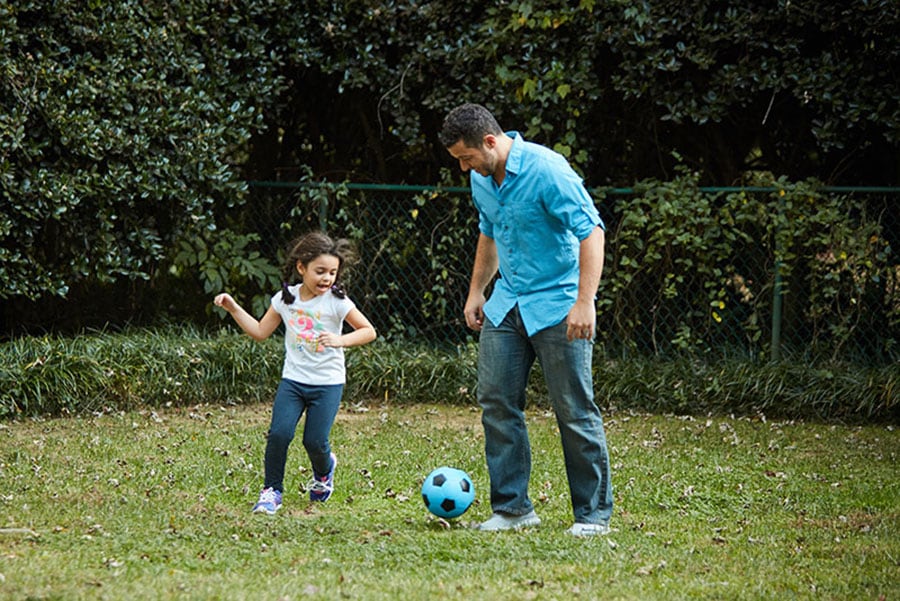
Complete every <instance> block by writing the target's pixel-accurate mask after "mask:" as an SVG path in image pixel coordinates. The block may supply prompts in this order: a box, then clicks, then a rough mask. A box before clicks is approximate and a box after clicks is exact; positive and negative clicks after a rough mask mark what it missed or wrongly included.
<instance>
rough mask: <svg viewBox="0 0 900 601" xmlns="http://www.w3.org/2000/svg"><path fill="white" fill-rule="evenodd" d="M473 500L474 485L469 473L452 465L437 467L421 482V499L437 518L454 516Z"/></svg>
mask: <svg viewBox="0 0 900 601" xmlns="http://www.w3.org/2000/svg"><path fill="white" fill-rule="evenodd" d="M474 500H475V485H474V484H472V479H471V478H470V477H469V474H467V473H465V472H464V471H462V470H459V469H456V468H454V467H447V466H444V467H439V468H437V469H436V470H434V471H433V472H431V473H430V474H428V477H427V478H425V482H423V483H422V501H424V502H425V507H427V508H428V511H430V512H431V513H433V514H434V515H436V516H438V517H439V518H456V517H459V516H461V515H462V514H464V513H465V512H466V510H467V509H468V508H469V506H470V505H472V501H474Z"/></svg>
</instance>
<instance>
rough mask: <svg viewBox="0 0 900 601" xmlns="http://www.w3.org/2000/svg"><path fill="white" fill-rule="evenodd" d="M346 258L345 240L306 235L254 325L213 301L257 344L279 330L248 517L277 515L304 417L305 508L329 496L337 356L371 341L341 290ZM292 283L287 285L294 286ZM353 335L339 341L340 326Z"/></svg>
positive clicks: (223, 299)
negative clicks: (257, 486) (279, 364)
mask: <svg viewBox="0 0 900 601" xmlns="http://www.w3.org/2000/svg"><path fill="white" fill-rule="evenodd" d="M352 258H353V254H352V251H351V248H350V244H349V242H348V241H346V240H336V241H335V240H332V239H331V238H329V237H328V236H326V235H325V234H323V233H320V232H311V233H308V234H306V235H304V236H302V237H300V238H299V239H298V240H296V241H295V242H294V243H293V244H292V245H291V251H290V252H289V254H288V257H287V261H286V264H285V268H284V284H282V290H281V292H280V293H278V294H276V295H275V296H273V297H272V304H271V305H270V306H269V309H268V310H267V311H266V314H265V315H263V317H262V319H261V320H259V321H257V320H256V319H254V318H253V317H252V316H251V315H250V314H249V313H247V312H246V311H245V310H244V309H242V308H241V307H240V305H238V304H237V303H236V302H235V301H234V299H233V298H232V297H231V296H230V295H229V294H227V293H222V294H219V295H218V296H216V298H215V301H214V302H215V304H216V305H217V306H219V307H222V308H223V309H225V310H226V311H228V313H230V314H231V316H232V317H233V318H234V320H235V321H236V322H237V324H238V325H239V326H240V327H241V329H243V330H244V331H245V332H246V333H247V334H249V335H250V337H251V338H253V339H254V340H265V339H266V338H268V337H269V336H270V335H271V334H272V332H274V331H275V329H276V328H277V327H278V325H279V323H282V322H283V323H284V326H285V335H284V347H285V358H284V367H283V369H282V376H281V377H282V380H281V383H280V384H279V386H278V391H277V392H276V393H275V404H274V405H273V407H272V423H271V426H270V427H269V435H268V440H267V442H266V456H265V483H264V485H263V490H262V492H260V494H259V501H258V502H257V503H256V505H255V506H254V507H253V512H254V513H268V514H269V515H272V514H274V513H275V512H276V511H278V510H279V509H280V508H281V496H282V492H283V491H284V466H285V463H286V461H287V451H288V446H289V445H290V444H291V440H293V438H294V433H295V431H296V429H297V423H298V422H299V421H300V417H301V416H302V415H303V412H304V411H306V426H305V427H304V429H303V447H304V448H305V449H306V453H307V455H308V456H309V460H310V462H311V463H312V469H313V480H312V483H311V485H310V488H309V498H310V500H311V501H326V500H328V498H329V497H330V496H331V493H332V492H333V491H334V468H335V466H337V458H336V457H335V456H334V453H332V452H331V444H330V442H329V434H330V432H331V426H332V425H333V424H334V419H335V417H336V416H337V412H338V406H339V405H340V402H341V394H342V392H343V389H344V382H345V381H346V377H345V374H346V371H345V368H344V348H345V347H350V346H359V345H362V344H367V343H369V342H371V341H372V340H374V339H375V328H374V327H372V324H371V323H370V322H369V320H368V319H367V318H366V316H365V315H363V314H362V313H361V312H360V311H359V309H357V308H356V305H354V303H353V301H351V300H350V299H349V298H347V297H346V294H345V292H344V289H343V285H342V284H341V275H342V273H343V271H342V270H343V268H344V266H345V263H349V262H350V260H351V259H352ZM298 276H299V280H300V283H297V284H294V283H293V282H295V281H296V280H297V279H298ZM345 321H346V322H347V323H348V324H350V326H351V327H352V328H353V331H352V332H350V333H348V334H342V330H343V324H344V322H345Z"/></svg>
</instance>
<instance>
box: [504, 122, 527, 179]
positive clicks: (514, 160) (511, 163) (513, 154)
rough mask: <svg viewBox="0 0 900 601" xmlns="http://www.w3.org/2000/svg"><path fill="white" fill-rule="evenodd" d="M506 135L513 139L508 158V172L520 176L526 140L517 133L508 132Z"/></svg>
mask: <svg viewBox="0 0 900 601" xmlns="http://www.w3.org/2000/svg"><path fill="white" fill-rule="evenodd" d="M506 135H507V136H509V137H510V138H512V139H513V143H512V146H511V147H510V149H509V155H507V157H506V172H507V173H512V174H513V175H518V173H519V169H520V168H521V166H522V144H523V143H524V142H525V138H523V137H522V134H520V133H519V132H517V131H508V132H506Z"/></svg>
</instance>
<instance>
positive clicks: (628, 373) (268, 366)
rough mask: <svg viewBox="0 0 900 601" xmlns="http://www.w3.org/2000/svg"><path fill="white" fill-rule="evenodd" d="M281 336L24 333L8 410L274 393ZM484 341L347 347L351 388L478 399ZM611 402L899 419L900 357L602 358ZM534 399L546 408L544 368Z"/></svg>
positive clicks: (72, 410) (69, 410) (410, 398)
mask: <svg viewBox="0 0 900 601" xmlns="http://www.w3.org/2000/svg"><path fill="white" fill-rule="evenodd" d="M278 338H279V337H278V336H275V337H273V338H270V339H269V340H267V341H265V342H263V343H256V342H254V341H252V340H251V339H250V338H248V337H247V336H244V335H243V334H241V333H239V332H237V331H236V330H235V329H234V328H229V329H223V330H220V331H218V332H214V333H209V332H204V331H200V330H196V329H191V328H166V329H157V330H131V331H127V332H124V333H104V332H100V333H91V334H86V335H83V336H78V337H70V338H63V337H43V338H22V339H16V340H12V341H8V342H4V343H2V344H0V417H2V416H14V415H26V416H28V415H57V414H78V413H88V414H89V413H92V412H98V411H104V410H105V409H113V410H128V409H135V408H138V407H165V406H189V405H193V404H198V403H204V402H208V401H210V400H217V401H220V402H226V403H247V402H256V401H260V400H265V399H269V398H270V397H271V395H272V394H273V391H274V388H275V383H276V381H277V379H278V377H279V374H280V370H281V362H282V356H283V348H282V343H281V341H280V340H279V339H278ZM476 360H477V347H476V346H475V345H468V346H459V347H456V348H449V349H435V348H429V347H423V346H420V345H415V344H407V343H402V342H392V343H386V342H384V341H380V340H379V341H376V342H375V343H373V344H371V345H368V346H365V347H361V348H357V349H349V350H348V351H347V364H348V374H349V375H348V384H347V394H348V395H349V396H351V397H353V398H360V399H365V400H366V401H369V400H371V399H378V400H379V401H382V402H384V401H387V402H390V403H398V404H408V403H421V402H435V403H447V404H466V405H470V404H473V403H474V399H475V396H474V395H475V384H476V374H475V364H476ZM594 375H595V377H594V382H595V392H596V395H597V398H598V400H599V402H600V403H601V405H603V406H604V407H613V408H619V409H636V410H642V411H654V412H672V413H687V414H693V415H705V414H707V413H714V414H723V413H736V414H740V415H755V414H764V415H769V416H772V417H779V418H797V419H819V420H830V421H835V420H842V421H847V422H864V421H889V422H894V423H896V422H898V421H900V365H897V364H894V365H886V366H860V365H856V364H850V363H846V364H840V363H833V364H828V365H806V364H802V363H777V364H768V363H753V362H748V361H739V360H734V359H730V360H722V361H718V362H704V361H696V360H691V359H685V358H682V359H668V360H659V359H652V358H641V357H636V358H631V359H627V360H623V359H615V360H613V359H608V358H605V357H603V356H601V355H600V354H599V350H598V355H597V357H596V359H595V374H594ZM530 387H531V393H532V394H531V398H532V399H533V400H534V402H536V403H537V404H538V405H541V404H545V403H546V398H545V396H546V395H545V392H546V387H545V386H544V383H543V380H542V378H541V375H540V370H539V369H538V370H536V371H535V372H534V373H533V377H532V379H531V383H530Z"/></svg>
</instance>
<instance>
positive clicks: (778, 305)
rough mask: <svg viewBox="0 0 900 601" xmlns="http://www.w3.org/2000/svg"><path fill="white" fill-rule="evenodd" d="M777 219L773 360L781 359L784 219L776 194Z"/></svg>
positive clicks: (780, 203) (773, 302)
mask: <svg viewBox="0 0 900 601" xmlns="http://www.w3.org/2000/svg"><path fill="white" fill-rule="evenodd" d="M777 202H778V221H777V222H776V223H775V281H774V283H773V285H772V340H771V342H770V344H771V349H770V352H771V359H772V361H773V362H776V361H780V360H781V322H782V314H783V313H782V312H783V303H784V298H783V296H782V293H781V292H782V279H781V257H782V255H783V250H784V249H783V248H782V244H781V236H780V235H779V233H780V232H781V224H782V222H783V219H784V197H783V196H781V194H779V195H778V201H777Z"/></svg>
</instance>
